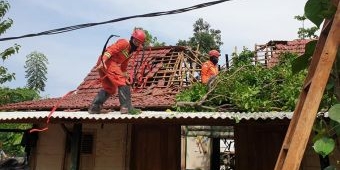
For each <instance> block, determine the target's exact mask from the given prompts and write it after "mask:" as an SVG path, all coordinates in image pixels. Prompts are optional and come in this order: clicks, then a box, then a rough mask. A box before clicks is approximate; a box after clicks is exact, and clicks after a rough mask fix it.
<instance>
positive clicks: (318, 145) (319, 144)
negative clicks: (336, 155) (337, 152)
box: [313, 137, 335, 157]
mask: <svg viewBox="0 0 340 170" xmlns="http://www.w3.org/2000/svg"><path fill="white" fill-rule="evenodd" d="M313 148H314V150H315V152H316V153H318V154H320V155H321V156H322V157H326V156H327V155H329V154H330V153H331V152H332V151H333V150H334V148H335V141H334V140H333V139H331V138H325V137H324V138H321V139H318V140H317V141H316V142H315V143H314V145H313Z"/></svg>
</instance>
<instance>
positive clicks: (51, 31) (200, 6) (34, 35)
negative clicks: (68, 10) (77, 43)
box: [0, 0, 230, 41]
mask: <svg viewBox="0 0 340 170" xmlns="http://www.w3.org/2000/svg"><path fill="white" fill-rule="evenodd" d="M226 1H230V0H218V1H211V2H206V3H201V4H198V5H194V6H191V7H186V8H181V9H175V10H170V11H163V12H153V13H147V14H141V15H132V16H128V17H121V18H117V19H113V20H109V21H104V22H94V23H86V24H79V25H74V26H69V27H63V28H57V29H52V30H48V31H43V32H39V33H32V34H26V35H22V36H16V37H5V38H0V41H8V40H15V39H21V38H28V37H37V36H42V35H53V34H60V33H65V32H70V31H74V30H78V29H82V28H87V27H93V26H97V25H103V24H108V23H114V22H120V21H124V20H128V19H133V18H150V17H157V16H163V15H173V14H179V13H184V12H188V11H192V10H196V9H200V8H205V7H208V6H212V5H216V4H219V3H222V2H226Z"/></svg>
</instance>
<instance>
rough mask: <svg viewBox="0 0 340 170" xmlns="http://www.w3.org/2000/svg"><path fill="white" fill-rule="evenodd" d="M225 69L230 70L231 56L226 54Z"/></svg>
mask: <svg viewBox="0 0 340 170" xmlns="http://www.w3.org/2000/svg"><path fill="white" fill-rule="evenodd" d="M225 67H226V69H227V70H229V56H228V54H225Z"/></svg>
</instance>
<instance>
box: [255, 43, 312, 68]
mask: <svg viewBox="0 0 340 170" xmlns="http://www.w3.org/2000/svg"><path fill="white" fill-rule="evenodd" d="M312 40H313V39H296V40H293V41H283V40H272V41H269V42H268V43H266V44H255V58H254V62H255V63H257V62H259V63H263V64H264V65H266V66H267V67H269V68H270V67H273V66H274V65H275V64H276V63H278V62H279V56H280V55H281V54H283V53H286V52H290V53H295V54H298V55H299V56H300V55H302V54H304V52H305V45H306V44H307V43H308V42H310V41H312Z"/></svg>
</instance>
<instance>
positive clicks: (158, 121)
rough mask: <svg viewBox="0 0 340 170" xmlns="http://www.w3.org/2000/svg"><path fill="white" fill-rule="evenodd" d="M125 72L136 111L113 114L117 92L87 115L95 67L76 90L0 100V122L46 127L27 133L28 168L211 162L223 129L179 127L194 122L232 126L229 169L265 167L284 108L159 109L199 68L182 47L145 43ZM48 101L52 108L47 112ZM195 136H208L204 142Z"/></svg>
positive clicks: (156, 169)
mask: <svg viewBox="0 0 340 170" xmlns="http://www.w3.org/2000/svg"><path fill="white" fill-rule="evenodd" d="M133 66H135V67H133ZM134 68H137V69H134ZM129 71H130V73H131V74H130V75H137V76H136V79H137V81H136V82H135V83H134V84H133V86H134V89H133V93H132V98H133V105H134V106H136V107H139V108H142V109H143V110H144V111H143V113H142V114H140V115H122V114H120V113H119V112H118V110H119V104H118V103H119V102H118V98H117V96H112V97H111V98H110V99H109V100H108V101H107V102H106V104H105V105H104V107H105V108H111V109H114V110H117V111H114V110H113V111H112V112H110V113H109V114H100V115H91V114H88V113H87V111H86V110H87V108H88V106H89V104H90V103H91V101H92V99H93V98H94V96H95V95H96V93H97V92H98V90H99V89H100V87H101V86H100V84H99V82H98V73H97V72H95V71H93V69H92V70H91V72H90V73H89V74H88V75H87V77H85V79H84V82H82V83H81V84H80V85H79V86H78V88H77V90H76V91H74V92H72V93H71V94H70V95H68V96H65V97H64V98H53V99H43V100H38V101H27V102H21V103H14V104H8V105H5V106H0V110H1V111H2V112H0V122H1V123H4V122H6V123H32V124H34V125H35V126H37V127H39V128H45V127H46V126H47V125H48V129H47V130H46V131H43V132H35V133H33V134H38V138H32V139H33V141H30V142H31V143H34V145H32V148H31V156H30V160H29V161H30V166H31V169H32V170H46V169H49V170H60V169H65V170H67V169H72V170H77V169H81V170H112V169H115V170H130V169H131V170H161V169H162V170H163V169H164V170H179V169H182V170H185V169H189V168H195V169H196V168H201V169H202V170H203V169H204V170H206V169H216V168H218V167H217V166H218V165H219V163H220V158H219V157H216V155H218V154H219V153H220V147H218V146H219V144H218V143H219V139H220V137H226V136H223V135H225V134H223V132H224V131H223V130H222V131H219V133H218V134H217V135H216V134H215V135H211V134H208V135H207V134H199V135H197V133H196V135H195V134H191V135H194V136H190V134H189V133H185V130H183V127H185V126H197V125H199V126H203V127H205V126H206V127H216V126H219V127H222V129H223V127H225V128H227V127H232V135H230V134H229V135H227V137H228V138H229V137H230V138H233V139H234V142H235V167H236V168H235V169H237V170H249V169H252V170H271V169H273V167H274V165H275V162H276V159H277V156H278V154H279V151H280V148H281V145H282V142H283V139H284V137H285V134H286V130H287V127H288V125H289V121H290V118H291V116H292V113H290V112H289V113H285V112H266V113H233V112H223V113H221V112H196V113H179V112H172V111H166V110H167V109H172V106H173V105H174V104H175V95H176V93H178V91H179V90H180V89H181V88H183V87H186V86H189V85H190V84H191V83H192V82H195V81H199V80H196V79H195V77H196V76H195V74H197V72H199V71H200V61H199V60H198V54H196V53H195V52H193V51H191V50H190V49H187V48H184V47H158V48H150V49H147V50H145V52H144V54H142V53H139V55H137V56H136V57H135V60H134V61H133V62H131V63H130V65H129ZM55 105H57V106H58V107H57V108H56V111H55V112H54V113H53V114H52V115H50V117H49V114H50V110H51V109H52V107H53V106H55ZM47 119H48V120H49V124H46V120H47ZM228 129H230V128H228ZM196 131H199V130H197V129H196ZM205 131H206V130H205ZM215 131H216V129H215V130H214V132H215ZM33 134H31V135H33ZM200 136H207V137H209V141H203V140H204V139H203V137H200ZM190 137H193V138H190ZM197 137H198V138H197ZM210 139H212V140H210ZM214 139H218V140H214ZM197 144H198V145H199V146H198V153H196V155H195V152H196V151H197ZM200 151H201V153H200ZM192 152H194V153H192ZM216 153H218V154H216ZM312 153H313V152H312V151H311V147H310V145H309V146H308V149H307V151H306V153H305V156H304V160H303V162H302V165H301V167H302V169H304V170H314V169H317V168H318V167H320V165H319V161H318V160H319V158H318V157H317V156H316V154H312ZM338 155H339V154H338V153H335V155H334V157H335V158H336V156H338ZM338 157H339V156H338ZM196 158H199V159H200V160H202V161H200V162H197V160H196ZM332 161H334V160H332Z"/></svg>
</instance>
